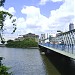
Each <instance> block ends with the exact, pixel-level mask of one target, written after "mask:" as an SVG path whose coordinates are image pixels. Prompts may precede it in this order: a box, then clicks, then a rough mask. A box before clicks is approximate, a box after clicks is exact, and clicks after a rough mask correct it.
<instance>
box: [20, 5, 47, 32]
mask: <svg viewBox="0 0 75 75" xmlns="http://www.w3.org/2000/svg"><path fill="white" fill-rule="evenodd" d="M21 12H22V13H23V14H26V15H27V17H26V24H27V28H28V27H29V28H28V31H33V32H34V30H36V29H38V30H37V31H44V30H47V28H48V18H47V17H45V16H43V15H41V13H40V9H39V8H37V7H34V6H26V7H24V8H23V9H22V10H21ZM30 27H31V28H35V29H34V30H31V29H30ZM36 27H37V28H36ZM40 28H42V29H40ZM39 29H40V30H39Z"/></svg>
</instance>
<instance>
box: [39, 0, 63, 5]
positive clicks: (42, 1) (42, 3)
mask: <svg viewBox="0 0 75 75" xmlns="http://www.w3.org/2000/svg"><path fill="white" fill-rule="evenodd" d="M50 1H52V2H59V1H64V0H40V2H39V4H40V5H45V4H46V3H47V2H50Z"/></svg>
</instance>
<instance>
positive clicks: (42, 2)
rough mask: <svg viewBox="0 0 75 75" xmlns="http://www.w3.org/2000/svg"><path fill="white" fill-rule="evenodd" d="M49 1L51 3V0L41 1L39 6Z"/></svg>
mask: <svg viewBox="0 0 75 75" xmlns="http://www.w3.org/2000/svg"><path fill="white" fill-rule="evenodd" d="M48 1H49V0H41V1H40V3H39V4H40V5H45V4H46V3H47V2H48Z"/></svg>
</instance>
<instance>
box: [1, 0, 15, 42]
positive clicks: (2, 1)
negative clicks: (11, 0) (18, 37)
mask: <svg viewBox="0 0 75 75" xmlns="http://www.w3.org/2000/svg"><path fill="white" fill-rule="evenodd" d="M4 3H5V0H0V6H4ZM7 16H9V18H10V19H12V17H13V15H12V14H10V13H9V12H6V11H0V38H1V41H2V42H3V43H4V40H3V38H2V34H3V31H4V21H5V19H6V17H7ZM15 21H16V19H13V20H12V24H13V28H14V29H13V31H12V33H14V32H15V30H16V24H15Z"/></svg>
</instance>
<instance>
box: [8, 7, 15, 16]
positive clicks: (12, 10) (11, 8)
mask: <svg viewBox="0 0 75 75" xmlns="http://www.w3.org/2000/svg"><path fill="white" fill-rule="evenodd" d="M8 12H9V13H11V14H12V15H15V13H16V11H15V9H14V7H10V8H9V9H8Z"/></svg>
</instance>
